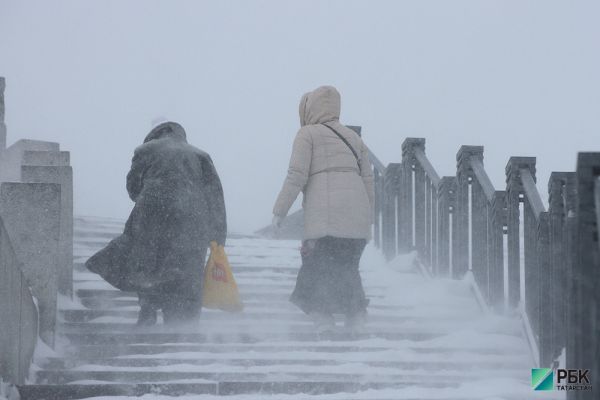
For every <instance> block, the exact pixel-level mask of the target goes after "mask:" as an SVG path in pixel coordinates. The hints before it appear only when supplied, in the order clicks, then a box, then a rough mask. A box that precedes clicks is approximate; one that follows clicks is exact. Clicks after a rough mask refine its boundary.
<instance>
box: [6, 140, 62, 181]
mask: <svg viewBox="0 0 600 400" xmlns="http://www.w3.org/2000/svg"><path fill="white" fill-rule="evenodd" d="M26 151H50V152H59V151H60V146H59V144H58V143H55V142H45V141H41V140H29V139H22V140H19V141H17V142H15V143H14V144H12V145H11V146H10V147H8V148H7V149H6V151H4V152H3V153H2V155H1V157H0V182H21V165H23V156H24V154H25V152H26Z"/></svg>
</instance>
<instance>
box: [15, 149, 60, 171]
mask: <svg viewBox="0 0 600 400" xmlns="http://www.w3.org/2000/svg"><path fill="white" fill-rule="evenodd" d="M70 161H71V155H70V153H69V152H68V151H43V150H25V151H23V157H22V158H21V162H22V164H23V165H37V166H44V165H49V166H53V167H56V166H64V165H70Z"/></svg>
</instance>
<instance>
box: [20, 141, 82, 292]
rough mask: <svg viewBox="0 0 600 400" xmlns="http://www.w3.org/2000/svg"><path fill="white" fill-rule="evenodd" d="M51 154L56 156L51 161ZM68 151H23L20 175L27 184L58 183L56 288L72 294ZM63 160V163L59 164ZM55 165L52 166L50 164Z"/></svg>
mask: <svg viewBox="0 0 600 400" xmlns="http://www.w3.org/2000/svg"><path fill="white" fill-rule="evenodd" d="M52 156H55V157H56V159H55V160H53V159H52ZM68 156H69V153H68V152H60V153H58V152H56V153H55V152H37V151H36V152H25V157H24V158H25V159H24V160H23V163H24V164H25V163H26V162H29V163H31V165H23V166H22V167H21V175H22V180H23V182H26V183H57V184H60V186H61V192H60V194H61V213H60V238H59V246H60V252H59V258H58V291H59V292H60V293H61V294H63V295H65V296H68V297H71V296H72V294H73V170H72V169H71V167H70V166H69V165H68ZM64 161H66V163H65V164H63V165H59V164H60V163H62V162H64ZM51 164H54V165H51Z"/></svg>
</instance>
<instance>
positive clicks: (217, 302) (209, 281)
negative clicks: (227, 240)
mask: <svg viewBox="0 0 600 400" xmlns="http://www.w3.org/2000/svg"><path fill="white" fill-rule="evenodd" d="M202 306H203V307H206V308H216V309H219V310H223V311H242V309H243V308H244V305H243V304H242V301H241V300H240V294H239V292H238V287H237V284H236V283H235V279H234V278H233V273H232V272H231V266H230V265H229V261H228V260H227V255H226V254H225V249H224V248H223V246H219V245H218V244H217V242H210V256H209V258H208V262H207V263H206V268H205V269H204V292H203V293H202Z"/></svg>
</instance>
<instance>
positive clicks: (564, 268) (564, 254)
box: [545, 172, 575, 359]
mask: <svg viewBox="0 0 600 400" xmlns="http://www.w3.org/2000/svg"><path fill="white" fill-rule="evenodd" d="M574 191H575V173H573V172H553V173H552V174H551V175H550V180H549V182H548V195H549V196H548V203H549V208H548V213H549V241H550V268H549V271H548V272H547V274H548V275H549V276H550V280H551V288H550V291H551V293H550V295H549V296H545V301H547V302H549V303H550V304H551V309H552V312H551V315H552V316H553V318H552V320H551V332H552V336H551V338H550V341H551V343H550V348H551V349H552V359H555V358H557V357H558V356H559V355H560V352H561V350H562V348H563V347H565V345H566V340H567V332H566V327H567V323H568V320H567V307H566V303H565V301H564V299H566V298H568V295H569V294H568V287H567V286H566V285H565V284H564V282H569V280H570V277H571V268H572V266H571V259H572V257H570V254H571V252H570V251H569V241H570V238H569V234H568V224H567V218H568V216H569V214H574V212H575V202H574V198H573V195H574Z"/></svg>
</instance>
